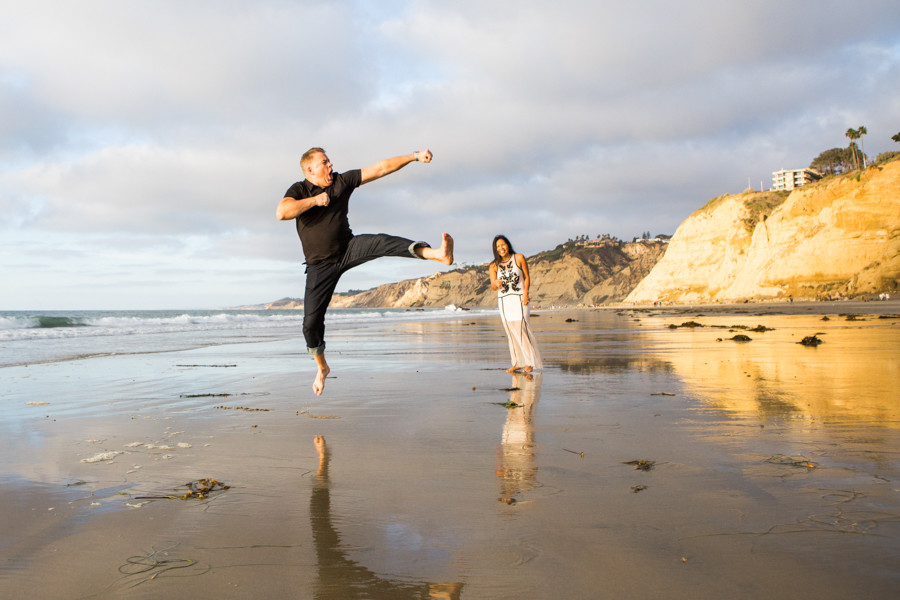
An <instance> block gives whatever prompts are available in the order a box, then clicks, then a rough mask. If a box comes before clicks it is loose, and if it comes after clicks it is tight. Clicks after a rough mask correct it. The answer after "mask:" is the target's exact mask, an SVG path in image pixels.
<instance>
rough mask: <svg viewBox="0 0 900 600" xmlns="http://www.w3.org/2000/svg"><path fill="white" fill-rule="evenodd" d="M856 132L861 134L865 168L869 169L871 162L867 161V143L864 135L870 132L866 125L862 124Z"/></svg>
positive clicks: (860, 139)
mask: <svg viewBox="0 0 900 600" xmlns="http://www.w3.org/2000/svg"><path fill="white" fill-rule="evenodd" d="M856 133H858V134H859V143H860V146H862V157H863V168H864V169H867V168H869V163H868V161H866V145H865V144H864V143H863V139H862V136H864V135H866V134H867V133H869V132H868V131H867V130H866V126H865V125H860V126H859V129H857V130H856Z"/></svg>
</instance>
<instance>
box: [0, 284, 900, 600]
mask: <svg viewBox="0 0 900 600" xmlns="http://www.w3.org/2000/svg"><path fill="white" fill-rule="evenodd" d="M879 314H880V315H882V316H887V317H891V316H893V317H892V318H879V317H878V315H879ZM536 315H537V316H535V318H534V325H535V329H536V331H537V337H538V343H539V345H540V347H541V351H542V353H543V356H544V361H545V369H544V371H543V373H540V374H536V375H535V376H533V377H526V376H524V375H513V376H511V375H508V374H507V373H505V372H504V369H505V368H506V367H507V366H508V365H507V359H508V352H507V345H506V340H505V337H504V334H503V330H502V327H501V325H500V322H499V319H497V318H494V317H484V316H470V315H468V314H467V313H460V314H459V316H458V318H456V319H453V320H449V321H445V322H417V323H409V324H400V325H392V326H391V328H390V330H383V329H379V327H378V326H376V325H373V326H370V327H365V328H360V329H358V330H355V331H352V332H345V333H343V334H340V335H338V334H334V333H331V332H330V333H329V341H328V344H329V363H330V364H331V366H332V369H333V375H334V377H331V378H329V379H328V382H327V387H326V390H325V395H324V396H323V397H321V398H317V397H315V396H314V395H313V394H312V391H311V390H310V385H311V383H312V379H313V376H314V374H315V368H314V363H313V361H312V360H311V359H310V358H309V357H307V356H306V354H305V348H303V343H302V339H299V337H298V339H297V340H296V341H294V342H266V343H256V344H238V345H229V346H220V347H215V348H207V349H202V350H195V351H190V352H173V353H160V354H151V355H137V356H110V357H103V358H94V359H90V360H84V361H72V362H69V363H57V364H50V365H32V366H29V367H15V368H7V369H0V391H2V402H3V410H4V415H5V418H4V422H3V423H2V424H0V440H2V441H0V448H2V454H0V456H2V459H0V465H2V468H0V498H2V506H3V510H2V511H0V531H2V541H0V558H2V562H0V597H3V598H14V597H25V596H27V597H38V598H47V599H51V598H66V599H72V598H113V597H115V598H161V597H176V596H197V597H200V596H201V595H202V597H219V598H283V597H291V598H322V599H331V598H335V599H336V598H342V599H343V598H378V599H380V598H390V599H395V598H429V597H434V598H475V599H481V598H491V599H500V598H516V599H520V598H607V597H608V598H661V597H665V598H685V599H687V598H692V599H696V598H716V599H719V598H792V599H802V598H816V599H823V598H846V597H857V598H863V597H865V598H887V597H893V596H894V595H895V594H896V592H897V590H898V589H900V569H898V568H897V566H898V565H900V460H898V459H900V400H898V396H900V395H898V393H897V390H898V388H900V352H898V350H900V318H896V316H897V315H900V303H897V302H895V301H891V302H878V303H875V302H873V303H822V304H818V303H817V304H800V303H798V304H793V305H788V304H766V305H734V306H708V307H674V308H673V307H666V308H632V307H622V308H616V309H602V310H580V311H538V312H537V313H536ZM823 315H827V316H828V317H829V319H828V320H823V319H822V316H823ZM848 315H859V316H858V317H856V318H851V317H849V316H848ZM687 321H694V322H697V323H699V324H701V325H703V326H702V327H695V328H686V327H678V328H670V325H681V324H682V323H684V322H687ZM758 325H763V326H765V327H766V328H770V329H771V330H769V331H764V332H750V331H748V329H749V328H755V327H756V326H758ZM732 326H741V327H746V328H748V329H743V328H741V329H734V328H733V327H732ZM737 334H745V335H748V336H749V337H750V338H752V339H751V341H749V342H744V343H741V342H736V341H733V340H731V339H729V338H733V337H734V336H735V335H737ZM813 334H818V337H819V338H820V339H822V340H823V341H824V343H823V344H821V345H819V346H818V347H805V346H801V345H799V344H797V342H798V341H800V340H801V339H802V338H803V337H806V336H809V335H813ZM720 340H721V341H720ZM43 403H46V404H43ZM512 403H514V404H515V406H512ZM505 404H506V405H508V406H504V405H505ZM245 409H251V410H245ZM317 434H321V435H323V436H324V439H325V440H326V442H325V443H326V447H327V451H326V452H324V454H323V456H321V457H320V453H319V449H317V447H316V446H315V445H314V443H313V441H314V437H315V436H316V435H317ZM112 453H117V454H112ZM104 458H105V459H106V460H101V459H104ZM91 460H95V461H96V462H85V461H91ZM632 461H647V463H651V462H652V463H653V464H652V466H650V468H649V470H641V469H639V468H636V466H635V465H633V464H627V463H629V462H632ZM200 478H214V479H216V480H217V481H220V482H222V483H224V484H226V485H228V486H230V487H229V489H227V490H224V491H220V492H213V493H212V494H211V495H210V496H209V497H208V498H206V499H188V500H178V499H164V498H159V497H161V496H177V495H182V494H184V493H185V492H187V491H188V490H187V488H185V487H183V484H185V483H187V482H190V481H193V480H198V479H200ZM147 496H155V497H157V498H155V499H146V498H145V497H147Z"/></svg>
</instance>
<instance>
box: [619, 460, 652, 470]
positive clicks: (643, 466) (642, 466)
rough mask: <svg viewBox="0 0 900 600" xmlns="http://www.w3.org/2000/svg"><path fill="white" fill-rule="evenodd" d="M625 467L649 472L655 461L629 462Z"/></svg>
mask: <svg viewBox="0 0 900 600" xmlns="http://www.w3.org/2000/svg"><path fill="white" fill-rule="evenodd" d="M623 464H626V465H634V468H635V469H636V470H638V471H649V470H650V469H652V468H653V465H655V464H656V461H655V460H629V461H628V462H626V463H623Z"/></svg>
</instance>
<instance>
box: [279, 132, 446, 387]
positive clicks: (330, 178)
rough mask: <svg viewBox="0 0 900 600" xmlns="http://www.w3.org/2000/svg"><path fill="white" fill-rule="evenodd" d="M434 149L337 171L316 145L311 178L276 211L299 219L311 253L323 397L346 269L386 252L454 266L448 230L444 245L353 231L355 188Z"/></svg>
mask: <svg viewBox="0 0 900 600" xmlns="http://www.w3.org/2000/svg"><path fill="white" fill-rule="evenodd" d="M431 159H432V154H431V151H430V150H420V151H418V152H414V153H412V154H407V155H405V156H395V157H394V158H387V159H385V160H381V161H378V162H377V163H375V164H374V165H372V166H371V167H366V168H364V169H354V170H352V171H345V172H343V173H335V172H334V171H333V169H332V164H331V161H330V160H329V159H328V156H327V155H326V154H325V151H324V150H323V149H322V148H310V149H309V150H307V151H306V152H305V153H304V154H303V156H302V157H301V158H300V168H301V169H302V170H303V175H304V177H305V178H306V179H305V180H303V181H298V182H296V183H295V184H293V185H292V186H291V187H290V188H289V189H288V191H287V193H286V194H285V195H284V198H282V200H281V202H279V204H278V209H277V210H276V212H275V215H276V216H277V217H278V219H280V220H282V221H289V220H291V219H295V220H296V222H297V234H298V235H299V236H300V243H301V244H302V246H303V254H304V256H305V257H306V296H305V297H304V299H303V312H304V317H303V337H305V338H306V346H307V348H309V353H310V354H312V355H313V358H314V359H315V361H316V365H317V366H318V369H319V370H318V373H317V374H316V378H315V380H314V381H313V386H312V387H313V391H314V392H315V393H316V395H317V396H321V395H322V392H323V391H324V390H325V378H326V377H327V376H328V374H329V373H330V372H331V369H330V368H329V367H328V363H327V362H326V361H325V311H326V310H327V309H328V303H329V302H330V301H331V296H332V294H333V293H334V290H335V288H336V287H337V284H338V280H339V279H340V278H341V275H343V274H344V272H346V271H348V270H349V269H352V268H353V267H356V266H358V265H361V264H363V263H365V262H368V261H370V260H374V259H376V258H381V257H382V256H397V257H406V258H421V259H428V260H434V261H437V262H439V263H442V264H445V265H450V264H452V263H453V238H452V237H450V235H449V234H447V233H445V234H443V241H442V242H441V246H440V248H438V249H435V248H432V247H431V246H430V245H428V244H427V243H425V242H414V241H412V240H409V239H406V238H402V237H397V236H393V235H387V234H385V233H378V234H362V235H353V232H352V231H351V230H350V221H349V220H348V218H347V210H348V205H349V201H350V195H351V194H352V193H353V191H354V190H355V189H356V188H357V187H359V186H361V185H363V184H365V183H369V182H370V181H375V180H376V179H380V178H381V177H384V176H385V175H390V174H391V173H395V172H396V171H399V170H400V169H402V168H403V167H405V166H406V165H408V164H409V163H411V162H423V163H430V162H431Z"/></svg>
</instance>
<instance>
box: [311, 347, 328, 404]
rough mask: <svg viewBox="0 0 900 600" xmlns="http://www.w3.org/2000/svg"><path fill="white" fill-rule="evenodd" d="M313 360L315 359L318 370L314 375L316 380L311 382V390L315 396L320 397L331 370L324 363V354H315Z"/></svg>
mask: <svg viewBox="0 0 900 600" xmlns="http://www.w3.org/2000/svg"><path fill="white" fill-rule="evenodd" d="M313 358H315V359H316V366H317V367H318V368H319V372H318V373H316V379H315V381H313V385H312V388H313V391H314V392H315V393H316V396H321V395H322V392H324V391H325V378H326V377H328V374H329V373H331V369H330V368H329V367H328V363H327V362H325V355H324V354H316V355H315V356H314V357H313Z"/></svg>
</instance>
